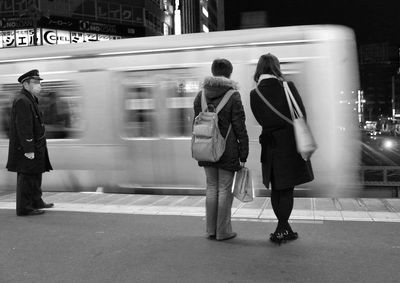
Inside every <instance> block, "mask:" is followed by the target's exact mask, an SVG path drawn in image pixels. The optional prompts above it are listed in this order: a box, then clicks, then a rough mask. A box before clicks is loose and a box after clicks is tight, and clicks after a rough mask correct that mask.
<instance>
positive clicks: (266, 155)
mask: <svg viewBox="0 0 400 283" xmlns="http://www.w3.org/2000/svg"><path fill="white" fill-rule="evenodd" d="M288 84H289V87H290V89H291V91H292V93H293V96H294V97H295V99H296V101H297V103H298V104H299V106H300V108H301V111H302V112H303V114H304V115H305V114H306V111H305V109H304V105H303V102H302V100H301V97H300V95H299V93H298V91H297V89H296V87H295V86H294V84H293V83H292V82H288ZM258 89H259V90H260V92H261V93H262V94H263V96H264V97H265V98H266V99H267V100H268V101H269V102H270V103H271V104H272V106H274V107H275V108H276V109H277V110H278V111H279V112H281V113H282V114H283V115H285V116H286V117H288V118H289V119H291V117H290V112H289V105H288V102H287V99H286V95H285V91H284V89H283V85H282V82H281V81H279V80H277V79H275V78H269V79H264V80H262V81H261V82H260V83H259V85H258ZM250 106H251V110H252V112H253V114H254V117H255V118H256V120H257V121H258V123H259V124H260V125H261V127H262V133H261V135H260V144H261V163H262V165H263V166H262V174H263V183H264V185H265V186H266V187H269V183H271V186H272V189H286V188H290V187H294V186H296V185H300V184H303V183H307V182H310V181H312V180H313V179H314V175H313V171H312V168H311V162H310V161H304V160H303V158H302V157H301V155H300V154H299V153H297V149H296V141H295V137H294V132H293V126H292V125H291V124H289V123H288V122H286V121H285V120H283V119H282V118H281V117H279V116H278V115H277V114H275V112H273V111H272V110H271V109H270V108H269V107H268V106H267V105H266V104H265V103H264V102H263V100H261V98H260V97H259V96H258V94H257V92H256V90H254V89H253V90H252V91H251V93H250Z"/></svg>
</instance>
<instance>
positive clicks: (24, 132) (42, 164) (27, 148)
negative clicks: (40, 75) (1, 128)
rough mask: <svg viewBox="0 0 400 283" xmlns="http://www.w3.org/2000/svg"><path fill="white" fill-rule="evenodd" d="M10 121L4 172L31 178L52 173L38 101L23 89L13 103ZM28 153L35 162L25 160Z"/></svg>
mask: <svg viewBox="0 0 400 283" xmlns="http://www.w3.org/2000/svg"><path fill="white" fill-rule="evenodd" d="M10 120H11V122H10V144H9V149H8V162H7V166H6V167H7V169H8V170H9V171H13V172H20V173H35V174H36V173H43V172H45V171H50V170H52V169H53V168H52V167H51V164H50V160H49V155H48V151H47V146H46V136H45V128H44V123H43V117H42V113H41V112H40V111H39V108H38V99H37V98H36V97H34V96H32V95H31V94H30V93H29V92H28V91H27V90H25V89H24V88H23V89H22V90H21V92H20V93H19V94H18V95H17V96H16V97H15V99H14V101H13V104H12V108H11V117H10ZM28 152H34V153H35V158H34V159H32V160H31V159H28V158H27V157H25V155H24V154H25V153H28Z"/></svg>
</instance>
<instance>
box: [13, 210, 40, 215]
mask: <svg viewBox="0 0 400 283" xmlns="http://www.w3.org/2000/svg"><path fill="white" fill-rule="evenodd" d="M43 213H44V210H39V209H33V210H31V211H28V212H25V213H17V215H18V216H29V215H41V214H43Z"/></svg>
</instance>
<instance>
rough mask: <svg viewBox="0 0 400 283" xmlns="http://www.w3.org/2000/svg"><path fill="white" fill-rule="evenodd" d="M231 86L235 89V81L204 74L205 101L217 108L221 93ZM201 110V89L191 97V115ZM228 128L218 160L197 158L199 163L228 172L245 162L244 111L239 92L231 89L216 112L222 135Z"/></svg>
mask: <svg viewBox="0 0 400 283" xmlns="http://www.w3.org/2000/svg"><path fill="white" fill-rule="evenodd" d="M230 89H234V90H236V89H237V86H236V83H235V82H234V81H232V80H230V79H227V78H224V77H207V78H206V79H205V80H204V83H203V91H204V92H205V96H206V100H207V104H208V105H209V104H212V105H213V106H214V107H215V108H217V106H218V104H219V102H220V101H221V99H222V97H223V96H224V94H225V93H226V92H227V91H228V90H230ZM200 112H201V92H199V93H198V94H197V96H196V98H195V100H194V116H195V117H196V116H197V115H199V113H200ZM230 124H232V128H231V131H230V133H229V135H228V138H227V140H226V146H225V152H224V154H223V155H222V157H221V159H220V160H219V161H218V162H205V161H200V162H199V166H212V167H218V168H221V169H224V170H228V171H238V170H239V169H240V163H239V159H240V161H241V162H246V160H247V156H248V155H249V137H248V136H247V130H246V124H245V113H244V109H243V105H242V100H241V98H240V94H239V92H238V91H236V92H234V94H233V95H232V96H231V98H230V99H229V100H228V102H227V103H226V105H225V106H224V107H223V108H222V110H221V111H220V112H219V113H218V127H219V130H220V132H221V135H222V136H223V137H225V136H226V134H227V132H228V128H229V125H230Z"/></svg>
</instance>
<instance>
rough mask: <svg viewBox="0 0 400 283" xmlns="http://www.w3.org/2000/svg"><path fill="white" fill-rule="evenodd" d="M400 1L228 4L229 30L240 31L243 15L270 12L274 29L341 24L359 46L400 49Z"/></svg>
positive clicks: (251, 0)
mask: <svg viewBox="0 0 400 283" xmlns="http://www.w3.org/2000/svg"><path fill="white" fill-rule="evenodd" d="M398 3H400V1H399V0H381V1H371V0H331V1H326V0H275V1H269V0H244V1H243V0H225V26H226V29H227V30H232V29H239V28H240V13H241V12H244V11H266V12H267V19H268V24H269V26H270V27H278V26H290V25H307V24H340V25H345V26H348V27H351V28H352V29H353V30H354V31H355V34H356V39H357V43H358V44H359V45H362V44H368V43H381V42H388V43H391V44H393V45H398V46H400V9H399V8H397V6H398Z"/></svg>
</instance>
